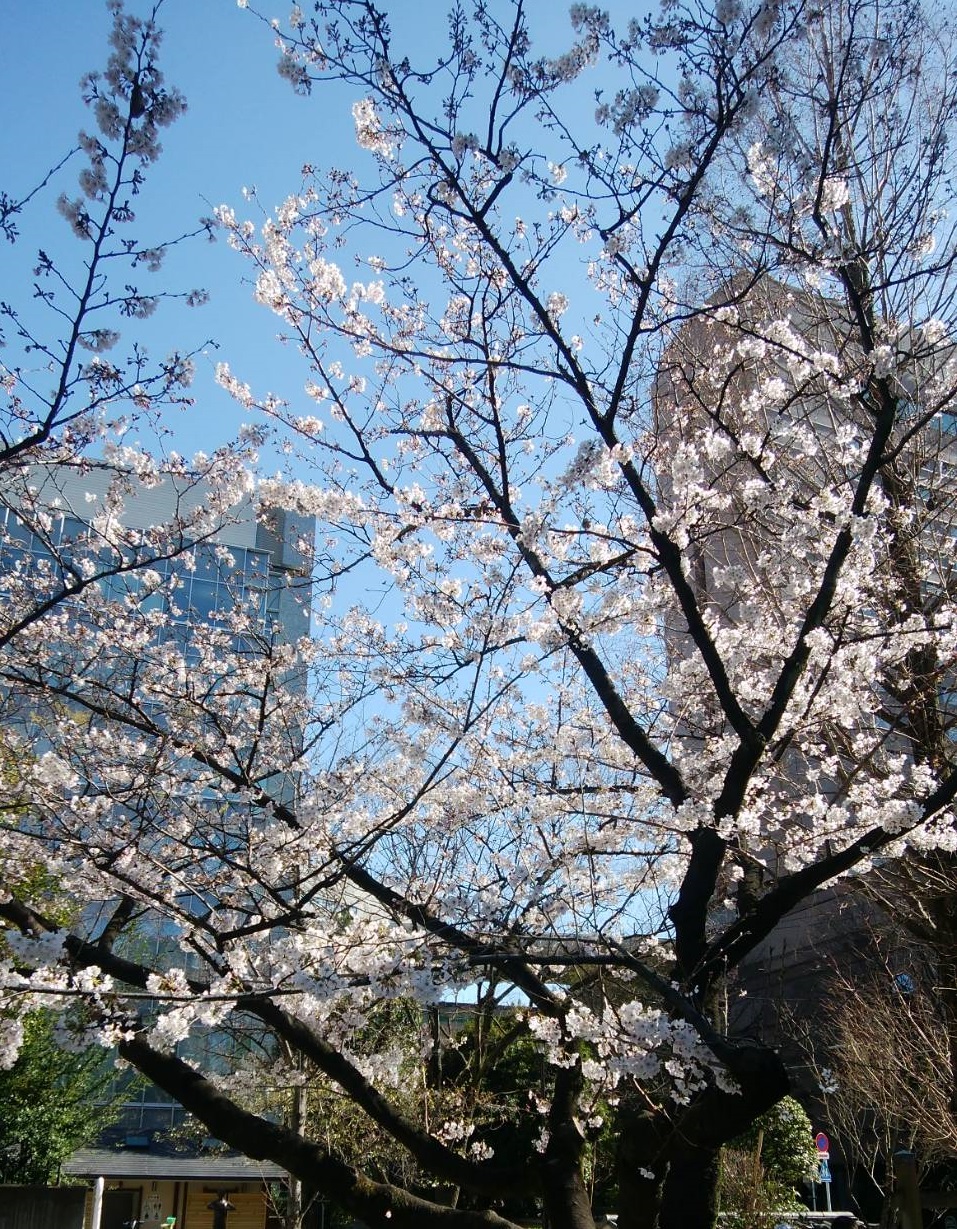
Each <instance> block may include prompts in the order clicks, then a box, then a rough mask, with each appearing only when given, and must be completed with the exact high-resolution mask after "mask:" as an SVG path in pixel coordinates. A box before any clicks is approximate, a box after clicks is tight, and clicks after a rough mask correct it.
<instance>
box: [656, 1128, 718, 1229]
mask: <svg viewBox="0 0 957 1229" xmlns="http://www.w3.org/2000/svg"><path fill="white" fill-rule="evenodd" d="M718 1158H719V1149H717V1148H704V1147H694V1146H692V1145H690V1144H689V1145H687V1146H683V1147H680V1148H679V1149H676V1150H675V1151H674V1152H673V1153H672V1156H671V1160H670V1162H669V1165H668V1175H667V1177H666V1178H665V1182H664V1187H663V1189H662V1192H661V1211H660V1214H659V1217H658V1229H711V1227H712V1226H713V1225H714V1224H715V1223H716V1222H715V1218H716V1216H717V1214H718Z"/></svg>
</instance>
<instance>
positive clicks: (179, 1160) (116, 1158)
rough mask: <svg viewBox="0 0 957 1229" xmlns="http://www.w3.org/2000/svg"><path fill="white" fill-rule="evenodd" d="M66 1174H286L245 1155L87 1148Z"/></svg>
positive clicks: (245, 1178)
mask: <svg viewBox="0 0 957 1229" xmlns="http://www.w3.org/2000/svg"><path fill="white" fill-rule="evenodd" d="M63 1172H64V1173H65V1174H72V1175H73V1176H74V1177H80V1178H98V1177H102V1178H151V1179H159V1178H174V1179H178V1180H179V1181H189V1180H190V1179H196V1180H201V1181H210V1182H211V1181H216V1180H218V1179H223V1180H226V1181H230V1182H259V1181H267V1182H271V1181H274V1180H275V1179H277V1178H284V1177H285V1176H286V1174H285V1171H284V1170H283V1169H280V1167H279V1166H278V1165H274V1164H273V1163H272V1161H251V1160H250V1159H249V1158H248V1157H245V1156H216V1155H214V1154H210V1155H208V1156H195V1155H193V1156H187V1155H181V1156H175V1155H174V1156H158V1155H156V1154H155V1153H150V1152H149V1151H148V1150H146V1149H143V1150H136V1151H133V1150H131V1149H123V1150H120V1149H112V1148H85V1149H82V1150H81V1151H80V1152H74V1154H73V1155H72V1156H71V1157H70V1158H69V1160H67V1161H64V1163H63Z"/></svg>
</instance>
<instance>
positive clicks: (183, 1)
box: [0, 0, 357, 452]
mask: <svg viewBox="0 0 957 1229" xmlns="http://www.w3.org/2000/svg"><path fill="white" fill-rule="evenodd" d="M127 8H128V10H129V11H131V12H135V13H142V12H145V5H143V4H140V3H138V0H130V2H129V3H128V4H127ZM286 8H288V5H283V8H282V10H281V11H282V12H283V16H285V15H286V14H285V9H286ZM110 24H111V19H110V16H109V14H108V13H107V10H106V7H105V4H103V3H102V0H4V4H3V14H2V24H0V29H2V34H3V37H2V39H0V116H2V122H0V189H2V190H4V191H6V192H7V193H8V194H9V195H10V196H13V197H16V198H18V199H19V198H20V197H22V196H23V195H24V194H25V193H26V192H27V191H29V190H30V189H32V188H33V187H34V186H35V185H36V184H37V183H38V182H39V181H40V180H41V179H42V178H43V176H44V174H45V172H46V171H47V170H48V169H49V167H50V165H51V164H53V163H55V162H56V161H57V160H58V158H59V157H60V156H62V154H63V153H64V152H65V151H66V150H68V149H69V148H70V147H71V145H72V144H73V143H74V142H75V137H76V132H77V130H78V129H79V128H80V127H81V126H86V127H88V128H92V117H91V116H90V115H89V112H88V111H87V109H86V108H85V107H84V106H83V104H82V102H81V99H80V91H79V80H80V77H81V75H82V74H83V73H84V72H85V71H87V70H88V69H91V68H96V67H100V66H102V65H103V63H104V62H105V60H106V55H107V47H106V39H107V35H108V33H109V29H110ZM160 24H161V25H162V26H163V28H164V29H165V31H166V38H165V43H164V53H163V56H162V63H163V67H164V71H165V73H166V78H167V81H168V82H169V83H172V84H175V85H177V86H178V87H179V88H180V89H181V90H182V92H183V93H184V94H185V95H186V98H187V102H188V104H189V110H188V111H187V113H186V115H185V116H184V117H183V118H182V119H181V120H180V121H179V122H177V123H176V124H175V125H174V126H173V127H171V128H169V129H167V130H165V133H164V136H163V145H164V150H165V154H164V157H163V158H162V159H161V160H160V162H159V163H158V165H157V166H156V167H155V168H153V169H152V171H151V172H150V173H149V179H148V182H147V185H146V188H145V190H144V192H143V194H142V196H141V198H140V200H139V202H138V214H139V218H138V222H137V224H136V226H134V227H131V228H130V233H131V234H136V235H137V237H138V238H140V239H141V240H145V239H147V238H149V239H150V240H151V241H152V240H155V239H157V238H161V237H162V238H168V237H172V236H173V235H176V234H179V233H181V232H183V231H187V230H189V229H191V228H192V227H193V226H194V225H195V222H196V219H197V218H198V217H199V216H201V215H203V214H208V213H210V212H211V210H212V208H213V207H214V206H216V205H218V204H220V203H224V202H225V203H230V204H232V205H233V206H234V207H235V208H236V211H237V213H242V210H243V206H244V202H243V199H242V189H243V187H244V186H247V185H255V186H257V188H258V189H259V191H260V195H261V200H262V203H263V205H264V206H265V207H266V208H267V209H271V208H272V206H273V205H274V204H275V203H277V202H278V201H279V200H281V199H282V198H283V197H284V196H285V195H287V194H288V193H289V192H291V191H294V190H295V189H296V188H297V187H298V184H299V182H300V175H299V169H300V167H301V165H302V164H303V162H305V161H307V160H309V159H312V160H313V161H316V162H320V163H326V162H329V163H336V162H340V161H342V160H343V158H345V159H354V158H355V155H356V152H357V151H356V147H355V143H354V138H353V125H352V120H351V115H350V107H351V97H350V96H349V94H348V93H347V92H346V91H338V92H336V91H327V92H325V93H324V95H323V96H322V98H321V99H315V98H313V99H305V100H304V99H300V98H297V97H296V96H295V95H294V94H293V92H292V90H291V88H290V87H289V85H288V84H287V83H286V82H284V81H282V80H281V79H280V78H279V76H278V74H277V73H276V71H275V61H276V55H275V51H274V48H273V46H272V40H271V37H270V32H269V31H268V30H267V29H265V28H264V27H263V25H262V24H261V23H260V22H259V21H257V20H256V19H255V18H254V16H253V15H252V14H251V13H249V12H243V11H242V10H240V9H239V8H237V6H236V3H235V0H165V3H164V5H163V7H162V9H161V14H160ZM336 93H338V96H335V95H336ZM81 165H82V163H81V162H80V160H79V158H77V159H75V169H72V170H71V169H70V168H69V167H68V168H67V169H66V170H65V171H64V172H61V175H60V176H59V179H58V181H57V183H56V184H55V185H51V186H50V187H49V188H48V189H46V190H45V191H44V192H42V193H41V194H40V195H39V196H38V198H37V199H36V200H35V201H34V202H32V203H31V205H30V206H29V207H28V210H29V212H26V213H25V214H24V216H23V219H22V221H21V239H20V241H19V243H18V244H17V245H16V247H15V248H12V249H11V248H10V247H9V245H8V244H6V243H4V244H3V247H2V249H0V298H2V299H6V300H11V301H14V302H17V303H23V302H24V300H25V299H27V298H29V286H30V281H29V275H30V267H31V266H32V264H33V263H34V261H35V256H36V250H37V248H38V247H39V246H43V247H44V249H45V250H47V251H49V253H50V255H51V256H53V257H54V258H56V255H57V253H64V254H66V255H71V256H72V257H73V258H74V259H75V258H76V257H77V256H78V254H79V252H80V245H79V244H78V243H77V241H76V240H75V239H74V238H73V236H72V235H71V233H70V231H69V228H68V226H67V225H66V223H65V222H64V221H63V220H62V219H61V218H60V217H59V215H58V214H57V212H56V208H55V202H56V197H57V194H58V192H59V191H67V192H69V193H70V194H71V195H73V194H74V193H75V191H76V174H77V173H78V171H79V170H80V168H81ZM245 272H246V270H245V267H244V264H243V262H242V260H241V259H240V258H239V257H238V256H237V255H236V254H235V253H233V252H231V251H230V250H229V249H228V248H227V246H226V244H225V243H224V242H218V243H216V244H208V243H206V242H205V241H204V240H201V239H200V240H195V241H193V242H191V243H190V244H188V245H187V246H185V247H183V248H181V249H179V250H178V251H177V252H176V253H175V255H173V256H172V257H171V258H169V259H168V260H167V262H166V264H165V265H164V268H163V271H162V273H161V274H160V275H159V277H158V280H159V281H160V282H161V283H162V284H163V286H164V287H169V288H173V289H188V288H190V287H192V286H203V287H205V288H206V289H207V290H209V292H210V295H211V300H210V303H209V304H208V305H207V306H206V307H204V308H202V309H198V310H192V311H190V310H188V309H185V308H176V307H172V308H171V307H170V306H165V307H162V308H161V309H160V311H159V312H158V313H157V314H156V316H155V317H154V318H153V319H151V320H150V321H148V322H147V324H146V326H145V327H144V328H143V331H142V334H141V335H142V336H143V337H144V338H145V339H147V344H148V345H149V346H150V348H151V350H155V351H156V352H157V353H158V354H163V353H166V352H167V351H168V350H169V349H171V348H173V347H174V346H178V347H182V348H185V347H191V346H194V345H198V344H200V343H202V342H203V341H204V340H206V339H207V338H212V339H215V340H216V341H217V342H218V344H219V347H220V348H219V350H218V351H214V350H212V349H210V351H209V357H208V359H207V360H206V361H200V363H199V364H198V371H197V381H196V387H195V390H194V391H195V394H196V397H197V407H196V408H195V410H193V411H191V412H189V413H188V414H182V415H179V416H178V417H177V418H175V419H174V420H173V421H172V424H171V425H172V426H173V429H174V434H175V446H177V447H178V448H179V449H180V450H181V451H184V452H191V451H192V450H193V449H194V448H196V447H205V448H209V447H211V446H213V445H215V444H216V443H218V442H222V441H224V440H225V439H227V438H229V437H230V436H231V435H232V434H234V433H235V430H236V428H237V426H238V425H239V422H240V420H241V415H240V412H239V410H238V408H237V407H235V406H234V404H233V402H232V401H231V400H230V398H229V397H228V396H227V395H226V394H225V393H223V392H222V391H221V390H219V389H218V388H217V387H216V386H215V384H214V382H213V368H214V365H215V362H216V361H217V360H218V359H219V358H227V359H228V360H229V361H230V362H231V363H232V364H233V365H234V367H235V368H236V369H237V371H238V372H239V371H241V372H242V373H243V375H244V378H246V379H248V380H250V381H251V382H252V383H253V385H254V387H256V388H257V389H258V390H264V388H265V387H266V386H268V387H270V388H275V389H276V391H282V392H286V393H294V392H295V389H296V387H297V385H298V384H299V383H300V382H301V379H299V378H297V379H291V378H290V377H291V376H292V375H293V372H292V371H291V370H290V367H295V368H298V370H297V371H296V372H295V374H296V376H297V377H301V367H299V365H298V364H293V365H290V364H289V362H288V360H287V355H286V354H284V352H283V351H282V350H281V349H280V348H279V347H278V346H277V345H276V343H275V341H274V340H273V338H274V336H275V333H276V325H277V324H278V321H275V318H274V317H272V316H271V314H270V313H268V312H267V311H266V310H265V309H264V308H262V307H260V306H258V305H257V304H255V303H254V302H253V301H252V295H251V292H250V288H249V287H248V286H244V285H242V284H241V279H242V278H243V277H244V275H245ZM2 357H3V358H4V359H5V360H6V361H8V362H9V361H11V360H12V358H13V355H12V354H10V353H9V352H8V353H7V354H5V355H3V356H2Z"/></svg>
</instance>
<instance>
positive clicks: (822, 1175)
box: [814, 1131, 833, 1212]
mask: <svg viewBox="0 0 957 1229" xmlns="http://www.w3.org/2000/svg"><path fill="white" fill-rule="evenodd" d="M814 1147H815V1148H816V1149H817V1181H818V1182H820V1183H821V1185H822V1186H823V1187H824V1197H825V1199H826V1200H827V1210H828V1212H831V1211H833V1209H832V1207H831V1167H830V1165H829V1164H828V1162H829V1160H830V1158H831V1141H830V1140H829V1139H828V1137H827V1136H826V1135H825V1134H824V1132H823V1131H818V1133H817V1135H815V1136H814ZM815 1202H816V1201H815Z"/></svg>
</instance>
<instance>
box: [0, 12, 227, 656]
mask: <svg viewBox="0 0 957 1229" xmlns="http://www.w3.org/2000/svg"><path fill="white" fill-rule="evenodd" d="M108 8H109V9H110V12H111V14H112V31H111V35H110V46H111V50H110V56H109V60H108V62H107V64H106V67H105V69H104V71H103V72H91V73H89V74H88V75H87V76H86V77H85V78H84V79H83V81H82V82H81V89H82V93H83V100H84V102H85V103H86V105H87V106H88V108H89V110H90V112H91V118H92V120H93V126H92V131H86V130H84V131H81V132H80V134H79V138H78V144H77V146H76V147H75V148H74V149H72V150H70V151H68V152H67V153H66V154H65V155H64V156H63V157H62V158H60V159H59V160H58V161H57V162H56V163H55V164H54V165H53V166H52V167H51V169H50V170H49V172H48V173H47V174H46V175H44V177H43V178H42V180H41V181H40V182H39V183H38V184H36V185H34V186H33V187H32V188H28V189H26V190H23V189H19V190H14V189H13V186H12V185H10V190H8V191H0V228H2V231H3V236H4V238H5V239H6V241H7V246H6V249H5V253H4V255H5V258H6V264H7V270H6V278H5V284H6V285H7V286H8V287H12V286H13V285H17V284H21V283H23V282H24V281H28V283H29V284H28V287H27V292H26V293H25V294H23V295H22V296H21V299H20V300H19V301H18V300H17V299H15V298H12V297H11V298H5V299H4V300H3V302H2V303H0V341H2V343H3V347H4V348H3V359H2V362H0V387H2V394H0V398H2V399H0V518H2V525H3V542H4V544H5V545H6V546H7V547H8V548H9V550H10V551H12V554H11V553H7V554H6V556H5V560H4V564H5V570H6V571H7V575H6V576H5V579H4V585H5V597H6V599H7V600H5V601H4V604H3V607H2V613H0V643H3V644H7V643H10V642H11V641H13V640H15V639H16V637H17V636H18V635H19V634H20V632H21V631H22V630H23V629H24V628H25V627H26V626H27V625H28V624H29V623H31V622H32V621H33V620H35V619H39V618H42V617H43V616H45V615H46V614H47V613H50V612H53V611H55V610H56V608H57V607H58V606H60V605H61V604H62V603H63V601H64V600H68V599H72V598H74V597H77V596H79V595H80V594H82V593H83V592H84V591H85V590H87V589H89V588H91V587H92V588H96V587H97V586H101V585H102V583H103V582H104V580H105V579H106V578H107V577H109V576H120V575H130V574H132V573H133V572H134V571H135V570H136V569H138V568H140V567H142V566H143V565H144V564H145V563H147V562H157V561H158V560H162V559H167V558H169V557H171V556H172V555H173V554H175V553H177V552H178V551H182V550H183V549H185V547H186V546H188V545H190V544H193V543H195V542H196V541H198V540H202V538H203V537H205V536H208V534H209V533H210V531H211V530H210V526H211V525H212V524H213V523H214V518H215V517H216V516H217V515H218V516H219V517H222V516H224V515H225V514H226V511H227V509H229V508H230V507H231V506H232V505H233V504H235V503H236V500H237V499H238V498H240V497H241V492H240V495H237V494H236V488H237V484H239V485H240V486H242V483H243V481H244V480H243V479H242V478H241V477H240V475H241V474H242V472H243V468H244V465H245V463H247V462H248V460H249V452H248V450H242V449H239V448H224V449H223V450H222V453H221V454H219V455H217V456H216V457H213V458H204V457H201V458H195V459H193V460H191V461H190V462H188V463H187V461H185V460H184V459H183V458H181V457H179V456H177V455H176V454H175V453H173V454H169V455H167V450H166V448H165V447H163V445H162V441H163V436H164V433H166V432H167V431H168V428H167V427H166V426H165V424H164V420H163V415H164V413H165V412H167V411H168V410H169V409H170V408H172V407H188V406H190V405H191V404H192V402H191V399H190V394H189V388H190V385H191V384H192V380H193V367H194V362H193V360H194V352H193V351H190V350H188V349H181V350H173V351H171V352H170V353H168V354H166V355H165V356H164V357H162V358H154V357H152V356H151V354H150V350H149V348H148V343H144V340H143V338H142V336H141V334H142V333H143V332H144V331H145V330H144V322H145V321H147V320H148V319H149V318H150V317H151V316H152V315H153V314H154V313H155V312H156V310H157V309H158V308H160V307H161V306H162V305H163V303H164V302H166V301H169V300H174V299H179V300H183V301H185V302H186V303H187V304H189V305H190V306H199V305H201V304H202V303H203V302H204V301H205V299H206V297H207V296H206V292H205V291H203V290H199V289H191V290H185V291H174V290H170V289H169V288H168V287H164V286H162V285H159V286H158V285H157V274H158V273H159V272H160V270H161V268H162V265H163V261H164V258H165V256H166V255H167V253H168V252H169V250H170V249H171V248H172V247H174V246H176V245H178V244H180V243H183V242H185V241H187V240H188V239H190V238H193V237H195V236H196V235H197V234H199V233H209V232H210V227H211V220H206V221H204V222H202V223H200V224H199V225H198V227H197V228H196V230H195V231H193V232H192V233H190V234H182V235H178V236H172V237H167V238H161V239H156V240H148V239H147V238H146V237H144V236H142V235H137V234H136V233H135V232H136V230H137V229H138V222H137V213H136V210H137V208H138V204H139V202H138V199H137V198H138V197H140V195H141V193H143V192H144V190H145V188H146V183H147V175H148V172H149V171H150V169H151V168H152V167H153V166H154V164H155V163H156V161H157V160H158V158H159V156H160V154H161V152H162V147H161V145H160V139H159V138H160V134H161V131H162V130H163V129H164V128H166V127H168V126H169V125H170V124H172V123H174V122H175V121H176V119H177V118H178V117H179V116H180V115H181V114H182V112H183V111H184V110H185V105H186V104H185V100H184V99H183V97H182V95H181V94H180V93H179V91H178V90H176V89H175V88H170V87H169V86H167V84H166V83H165V80H164V76H163V73H162V71H161V70H160V68H159V63H158V58H157V57H158V52H159V47H160V44H161V38H162V35H161V31H160V30H159V28H158V27H157V25H156V16H157V10H158V8H159V5H157V6H155V7H154V9H153V11H152V13H151V15H150V16H149V17H148V18H145V19H141V18H139V17H134V16H131V15H129V14H127V13H126V12H125V11H124V9H123V6H122V4H121V3H119V2H112V3H110V4H109V5H108ZM77 167H79V169H78V172H77V174H76V176H75V178H74V177H73V172H74V171H75V170H76V169H77ZM15 173H16V169H15V168H7V169H6V171H5V174H6V175H8V176H13V175H14V174H15ZM71 179H72V180H73V182H72V184H71V182H70V180H71ZM60 187H62V188H63V189H64V190H61V191H59V193H58V195H57V196H56V201H55V206H56V212H57V213H58V214H59V215H60V218H59V219H58V222H57V223H56V224H55V225H54V226H51V228H50V232H49V235H48V236H47V237H46V238H45V242H44V247H43V248H42V249H41V250H39V251H37V252H32V251H30V252H27V251H25V250H24V248H25V247H26V240H25V239H24V238H23V235H22V233H21V228H22V223H23V220H24V218H26V217H27V215H28V213H29V212H30V211H32V212H33V213H34V214H37V213H38V211H40V210H42V209H44V208H45V207H47V204H48V203H47V200H46V195H47V193H48V192H49V193H50V194H52V193H55V192H56V191H57V189H58V188H60ZM77 188H79V192H77ZM8 293H9V291H8ZM93 469H98V470H99V471H100V472H101V474H104V475H106V477H105V480H104V481H103V482H102V483H100V484H99V486H100V487H101V488H102V489H101V490H100V491H99V493H98V495H97V498H96V500H95V501H94V499H93V492H92V490H91V495H90V515H89V517H87V518H86V519H87V521H88V522H89V523H88V524H87V525H86V526H85V527H84V531H83V534H82V535H81V539H82V540H76V535H75V533H74V532H73V530H72V527H71V526H70V525H66V524H64V521H63V517H64V515H65V514H66V513H67V512H68V509H67V507H66V504H65V502H64V501H63V500H60V502H59V505H58V504H57V498H56V492H55V490H54V491H53V492H52V493H51V487H53V488H56V487H57V486H59V485H62V482H63V475H64V474H66V473H67V472H68V471H79V472H81V473H82V472H91V471H92V470H93ZM200 481H208V482H209V483H210V488H209V489H210V494H209V496H208V497H207V498H206V501H205V506H203V507H202V508H201V509H200V510H199V511H197V510H196V509H195V508H194V509H193V510H192V511H190V510H189V504H190V498H189V492H190V491H193V490H195V488H196V486H197V483H199V482H200ZM163 482H174V483H176V484H177V486H178V489H179V491H180V494H181V499H180V507H179V510H178V515H177V517H176V520H175V523H173V522H168V523H166V524H164V525H162V526H160V527H157V528H156V529H155V530H153V531H152V532H150V533H145V534H144V533H142V532H133V531H131V529H130V527H129V526H128V525H124V517H123V508H124V504H125V502H126V501H127V500H128V498H129V496H130V494H131V493H132V492H133V491H134V490H136V489H139V490H143V489H151V488H155V487H157V486H159V485H160V484H162V483H163ZM245 484H246V488H247V493H248V490H249V489H250V487H251V480H249V479H245ZM94 502H95V506H93V505H94ZM192 502H193V504H194V505H195V504H196V503H197V501H196V500H195V499H193V501H192ZM22 548H27V549H28V550H30V551H32V552H34V553H35V552H40V553H42V554H43V555H44V556H45V565H44V568H43V569H42V570H40V571H38V570H37V569H36V568H33V569H29V568H27V567H25V566H21V564H20V563H19V562H15V561H17V560H20V559H21V556H22Z"/></svg>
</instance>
